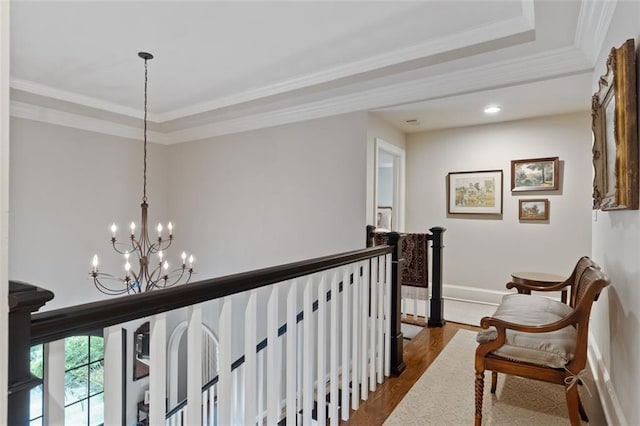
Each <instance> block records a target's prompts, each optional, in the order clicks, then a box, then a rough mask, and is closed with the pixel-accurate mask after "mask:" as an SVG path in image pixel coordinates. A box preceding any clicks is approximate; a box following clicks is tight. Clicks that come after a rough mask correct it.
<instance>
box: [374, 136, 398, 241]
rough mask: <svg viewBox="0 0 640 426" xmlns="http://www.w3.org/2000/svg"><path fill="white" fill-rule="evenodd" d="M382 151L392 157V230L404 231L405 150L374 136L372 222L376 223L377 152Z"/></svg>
mask: <svg viewBox="0 0 640 426" xmlns="http://www.w3.org/2000/svg"><path fill="white" fill-rule="evenodd" d="M380 151H384V152H386V153H388V154H391V155H392V156H393V157H394V164H393V185H394V188H393V206H394V209H393V211H392V215H391V218H392V224H393V223H395V224H396V225H393V228H394V229H393V230H394V231H398V232H404V212H405V157H406V154H405V150H404V149H402V148H400V147H399V146H396V145H393V144H391V143H389V142H387V141H385V140H383V139H380V138H375V154H374V155H375V157H374V162H373V167H374V172H373V182H374V183H373V223H374V224H375V223H376V219H377V218H376V210H377V207H378V157H379V152H380Z"/></svg>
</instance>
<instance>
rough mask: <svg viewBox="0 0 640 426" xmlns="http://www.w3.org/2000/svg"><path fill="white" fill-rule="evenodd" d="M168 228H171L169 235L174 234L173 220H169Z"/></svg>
mask: <svg viewBox="0 0 640 426" xmlns="http://www.w3.org/2000/svg"><path fill="white" fill-rule="evenodd" d="M167 228H168V229H169V235H172V234H173V224H172V223H171V222H169V224H168V225H167Z"/></svg>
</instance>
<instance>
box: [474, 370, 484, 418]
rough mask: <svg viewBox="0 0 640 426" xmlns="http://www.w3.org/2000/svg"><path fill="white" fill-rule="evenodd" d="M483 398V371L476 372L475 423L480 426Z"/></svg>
mask: <svg viewBox="0 0 640 426" xmlns="http://www.w3.org/2000/svg"><path fill="white" fill-rule="evenodd" d="M483 398H484V371H476V423H475V426H481V425H482V399H483Z"/></svg>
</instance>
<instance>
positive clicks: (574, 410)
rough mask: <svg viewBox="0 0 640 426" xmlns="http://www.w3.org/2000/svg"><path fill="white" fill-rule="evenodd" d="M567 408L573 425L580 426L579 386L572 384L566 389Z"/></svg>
mask: <svg viewBox="0 0 640 426" xmlns="http://www.w3.org/2000/svg"><path fill="white" fill-rule="evenodd" d="M565 394H566V396H567V409H568V410H569V420H570V421H571V426H580V395H578V387H577V386H575V385H574V386H571V387H570V388H567V389H566V392H565Z"/></svg>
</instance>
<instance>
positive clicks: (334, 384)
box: [329, 271, 340, 426]
mask: <svg viewBox="0 0 640 426" xmlns="http://www.w3.org/2000/svg"><path fill="white" fill-rule="evenodd" d="M339 298H340V296H339V295H338V276H337V274H336V271H334V272H333V273H332V274H331V325H330V327H331V329H330V330H331V331H330V333H329V335H330V338H331V348H330V355H329V358H330V362H331V377H330V379H329V380H330V383H329V388H330V399H329V418H330V420H331V426H334V425H337V424H338V404H339V400H338V342H339V340H338V330H339V328H338V321H339V320H340V319H339V317H338V300H339Z"/></svg>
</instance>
